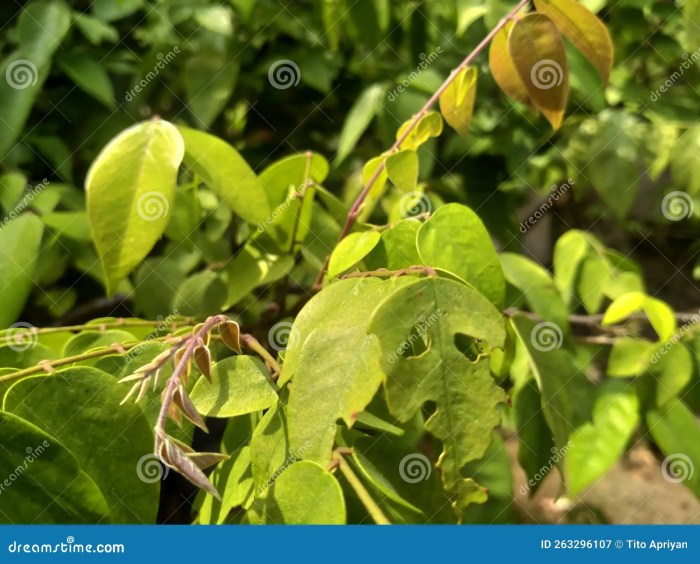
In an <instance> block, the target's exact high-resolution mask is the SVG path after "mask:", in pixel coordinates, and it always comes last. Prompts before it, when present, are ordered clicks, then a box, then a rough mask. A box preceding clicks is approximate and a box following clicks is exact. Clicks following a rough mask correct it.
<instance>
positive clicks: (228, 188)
mask: <svg viewBox="0 0 700 564" xmlns="http://www.w3.org/2000/svg"><path fill="white" fill-rule="evenodd" d="M178 131H179V132H180V134H181V135H182V138H183V139H184V140H185V156H184V161H185V165H186V166H187V167H188V168H190V169H191V170H192V171H193V172H194V173H196V174H197V175H199V177H200V178H202V180H204V182H205V184H206V185H207V186H209V188H211V190H212V191H213V192H215V193H216V195H217V196H219V197H220V198H221V199H222V200H223V201H224V202H225V203H226V205H227V206H229V207H230V208H231V209H232V210H233V212H234V213H236V214H237V215H239V216H240V217H242V218H243V219H244V220H245V221H247V222H248V223H262V222H264V221H265V219H266V218H267V217H268V216H269V215H270V213H271V211H272V210H271V206H270V196H269V194H268V193H267V190H266V189H265V185H264V184H263V183H262V182H260V179H259V178H258V177H257V175H256V174H255V172H253V169H251V168H250V166H248V163H247V162H245V160H244V159H243V157H241V155H240V154H239V153H238V151H236V149H234V148H233V147H232V146H231V145H229V144H228V143H226V141H224V140H222V139H219V138H218V137H215V136H214V135H210V134H209V133H204V132H202V131H197V130H195V129H190V128H189V127H184V126H178Z"/></svg>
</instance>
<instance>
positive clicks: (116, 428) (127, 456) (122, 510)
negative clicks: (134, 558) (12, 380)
mask: <svg viewBox="0 0 700 564" xmlns="http://www.w3.org/2000/svg"><path fill="white" fill-rule="evenodd" d="M123 397H124V388H123V387H122V386H120V385H119V384H118V383H117V380H116V379H115V378H114V377H113V376H111V375H109V374H106V373H105V372H102V371H101V370H97V369H95V368H88V367H77V368H68V369H66V370H62V371H60V372H58V373H56V374H54V375H51V376H33V377H31V378H25V379H24V380H20V381H19V382H17V383H16V384H15V385H14V386H12V387H11V388H10V389H9V390H8V392H7V393H6V394H5V400H4V405H3V409H4V410H5V411H9V412H11V413H13V414H15V415H17V416H20V417H23V418H24V419H26V420H27V421H29V422H31V423H33V424H34V425H37V426H38V427H40V428H41V429H43V430H44V431H45V432H46V433H48V434H50V435H51V436H53V437H55V438H56V439H57V440H59V441H60V442H61V443H62V444H63V445H65V446H66V448H68V449H70V451H71V452H72V453H73V455H74V456H75V457H76V459H77V460H78V462H79V463H80V467H81V469H82V470H83V471H84V472H85V473H86V474H87V475H89V476H90V478H92V480H94V482H95V484H97V486H98V487H99V488H100V490H101V491H102V494H103V495H104V497H105V499H106V500H107V503H108V505H109V508H110V509H109V516H110V519H111V521H112V522H114V523H139V524H141V523H155V519H156V513H157V511H158V497H159V491H158V490H159V487H158V479H157V477H156V479H155V480H154V479H152V476H150V475H148V474H146V473H145V471H146V469H145V467H144V464H145V462H146V461H147V460H150V462H151V463H152V462H153V458H152V457H151V458H150V459H148V458H144V457H148V456H151V455H150V453H151V451H152V450H153V433H152V431H151V427H150V425H149V424H148V422H147V420H146V418H145V416H144V414H143V412H142V410H141V408H140V407H139V406H138V405H135V404H133V403H128V404H124V405H119V402H120V401H121V400H122V398H123ZM66 406H70V413H67V411H66ZM115 468H119V471H118V472H115Z"/></svg>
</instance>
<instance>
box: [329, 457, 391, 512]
mask: <svg viewBox="0 0 700 564" xmlns="http://www.w3.org/2000/svg"><path fill="white" fill-rule="evenodd" d="M335 460H336V462H337V463H338V468H340V471H341V472H342V474H343V476H345V479H346V480H347V481H348V483H349V484H350V486H351V487H352V489H353V490H355V493H356V494H357V497H359V498H360V501H361V502H362V505H364V506H365V509H367V512H368V513H369V514H370V516H371V517H372V519H373V520H374V522H375V523H376V524H377V525H391V521H389V519H387V517H386V515H384V512H383V511H382V510H381V508H380V507H379V506H378V505H377V502H375V501H374V500H373V499H372V496H370V495H369V492H368V491H367V489H366V488H365V486H364V485H363V484H362V482H361V481H360V479H359V478H358V477H357V476H356V475H355V472H353V471H352V468H350V465H349V464H348V463H347V461H346V460H345V459H344V458H343V456H342V455H341V454H340V453H338V452H336V454H335Z"/></svg>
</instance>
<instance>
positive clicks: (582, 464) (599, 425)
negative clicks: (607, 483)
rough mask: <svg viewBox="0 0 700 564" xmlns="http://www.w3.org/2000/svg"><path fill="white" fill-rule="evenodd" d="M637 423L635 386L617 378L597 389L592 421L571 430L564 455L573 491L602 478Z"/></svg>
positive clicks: (617, 457)
mask: <svg viewBox="0 0 700 564" xmlns="http://www.w3.org/2000/svg"><path fill="white" fill-rule="evenodd" d="M638 422H639V400H638V399H637V394H636V391H635V388H634V386H630V385H628V384H627V383H626V382H623V381H620V380H611V381H609V382H606V383H605V384H604V385H603V386H602V387H601V388H600V390H598V394H597V399H596V401H595V406H594V408H593V422H592V423H585V424H584V425H582V426H580V427H578V428H577V429H576V430H575V431H574V432H573V433H571V436H570V439H569V443H568V445H567V450H566V452H565V456H564V467H565V476H566V483H567V486H568V487H569V489H570V490H571V491H572V492H573V493H574V494H580V493H581V492H582V491H583V490H584V489H585V488H586V487H588V486H589V485H591V484H592V483H594V482H595V481H596V480H598V479H599V478H601V477H602V476H603V474H605V472H607V471H608V470H609V469H610V467H611V466H612V465H613V464H614V463H615V461H616V460H618V459H619V458H620V456H621V455H622V454H623V453H624V451H625V447H626V446H627V442H628V441H629V440H630V438H631V437H632V433H633V432H634V430H635V429H636V428H637V423H638Z"/></svg>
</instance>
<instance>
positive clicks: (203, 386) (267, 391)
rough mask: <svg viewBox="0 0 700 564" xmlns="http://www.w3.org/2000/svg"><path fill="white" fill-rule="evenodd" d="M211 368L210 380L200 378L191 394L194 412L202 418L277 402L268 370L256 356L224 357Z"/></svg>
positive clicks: (221, 415) (241, 413) (239, 412)
mask: <svg viewBox="0 0 700 564" xmlns="http://www.w3.org/2000/svg"><path fill="white" fill-rule="evenodd" d="M211 371H212V372H211V382H209V381H208V380H207V379H206V378H200V379H199V380H197V383H196V384H195V385H194V388H193V389H192V393H191V394H190V399H191V400H192V403H193V404H194V406H195V407H196V408H197V411H199V413H201V414H202V415H204V416H205V417H234V416H236V415H243V414H245V413H252V412H253V411H259V410H261V409H267V408H268V407H271V406H273V405H274V404H275V403H277V393H276V392H275V388H274V386H273V385H272V383H271V382H270V376H269V373H268V372H267V369H266V368H265V365H264V364H263V363H262V362H261V361H260V360H259V359H258V358H256V357H253V356H232V357H229V358H225V359H224V360H221V361H219V362H217V363H216V364H214V365H213V366H212V369H211Z"/></svg>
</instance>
